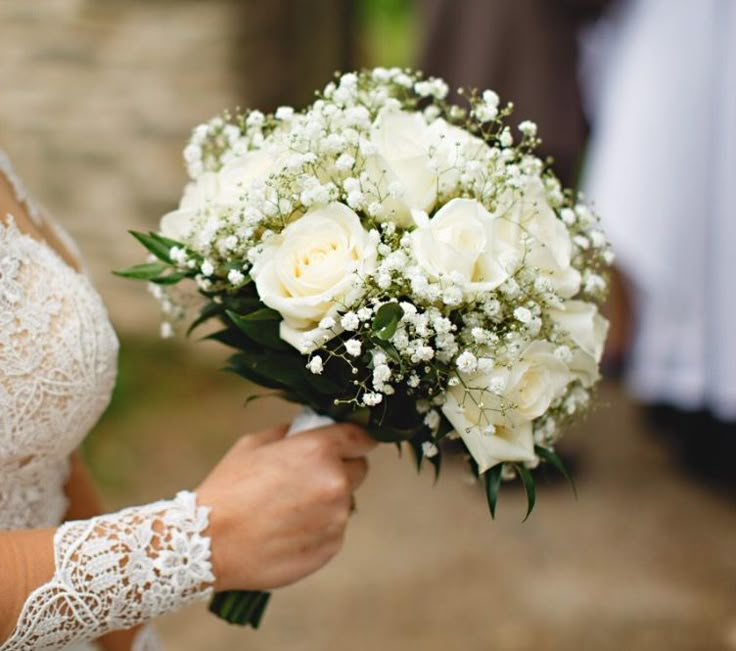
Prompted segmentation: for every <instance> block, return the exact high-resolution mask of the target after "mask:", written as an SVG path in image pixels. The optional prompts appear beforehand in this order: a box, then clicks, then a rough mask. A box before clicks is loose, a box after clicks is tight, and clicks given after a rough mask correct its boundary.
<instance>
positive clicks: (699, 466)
mask: <svg viewBox="0 0 736 651" xmlns="http://www.w3.org/2000/svg"><path fill="white" fill-rule="evenodd" d="M588 51H589V52H590V53H591V56H594V57H595V60H594V61H593V64H592V65H590V66H587V67H586V68H585V70H586V75H584V77H585V78H586V79H587V82H588V83H587V87H588V89H589V99H590V104H591V107H592V110H593V113H594V115H595V120H594V128H593V135H592V141H591V146H590V151H589V153H588V157H587V160H586V166H585V173H584V184H583V185H584V189H585V191H586V194H587V196H588V198H589V199H590V200H592V201H593V203H594V205H595V206H596V208H597V210H598V212H599V213H600V214H601V215H602V216H603V219H604V225H605V227H606V231H607V233H608V234H609V236H610V239H611V241H612V243H613V246H614V250H615V252H616V255H617V266H618V268H619V269H620V271H621V272H622V275H623V278H624V280H623V286H625V287H628V288H629V290H630V296H631V302H632V306H633V322H632V323H631V324H626V323H625V322H624V323H620V324H619V331H625V330H629V329H630V330H631V332H632V339H631V346H630V350H629V355H628V364H627V370H626V380H627V384H628V386H629V388H630V390H631V393H632V395H633V397H634V398H635V399H636V400H637V401H638V402H640V403H643V404H644V405H646V406H647V412H648V414H649V416H650V417H651V420H652V423H653V425H654V426H655V427H656V428H657V429H658V430H660V431H662V432H664V433H665V434H666V435H667V436H668V440H669V441H670V442H671V443H673V444H674V445H675V446H676V448H677V450H678V451H679V453H680V454H681V460H682V462H683V464H684V466H685V467H687V468H689V469H691V470H693V471H695V472H696V473H697V474H698V475H699V476H701V477H703V478H706V479H709V480H713V481H715V482H717V483H718V484H720V485H724V486H725V485H728V486H730V488H731V489H733V488H734V487H736V471H735V470H734V468H733V461H734V458H736V328H735V327H734V323H735V322H736V289H735V288H734V284H733V283H734V280H735V279H736V255H734V246H736V3H733V2H731V1H730V0H702V1H700V2H676V3H672V2H667V0H631V1H630V2H625V3H621V4H620V6H617V7H616V11H615V12H614V13H612V14H611V15H610V16H609V17H608V18H607V20H606V21H604V22H603V23H602V25H601V27H600V28H599V29H598V30H594V31H593V33H592V34H590V35H589V48H588ZM613 317H614V319H616V318H618V319H619V320H620V321H624V320H625V319H626V311H623V310H618V311H616V312H615V313H614V315H613Z"/></svg>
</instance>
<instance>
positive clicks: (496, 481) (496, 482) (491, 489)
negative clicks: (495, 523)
mask: <svg viewBox="0 0 736 651" xmlns="http://www.w3.org/2000/svg"><path fill="white" fill-rule="evenodd" d="M502 473H503V464H502V463H499V464H496V465H495V466H493V468H491V469H490V470H487V471H486V472H485V473H484V474H483V479H484V481H485V483H486V499H487V500H488V508H489V509H490V511H491V518H493V519H494V520H495V519H496V503H497V502H498V489H499V488H500V487H501V474H502Z"/></svg>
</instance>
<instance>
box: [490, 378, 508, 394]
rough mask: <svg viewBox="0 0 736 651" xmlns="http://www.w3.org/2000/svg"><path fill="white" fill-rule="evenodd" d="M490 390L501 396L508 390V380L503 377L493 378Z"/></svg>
mask: <svg viewBox="0 0 736 651" xmlns="http://www.w3.org/2000/svg"><path fill="white" fill-rule="evenodd" d="M489 388H490V390H491V391H492V392H493V393H495V394H496V395H501V394H502V393H503V392H504V389H506V378H505V377H504V376H501V375H498V376H496V377H494V378H492V379H491V383H490V385H489Z"/></svg>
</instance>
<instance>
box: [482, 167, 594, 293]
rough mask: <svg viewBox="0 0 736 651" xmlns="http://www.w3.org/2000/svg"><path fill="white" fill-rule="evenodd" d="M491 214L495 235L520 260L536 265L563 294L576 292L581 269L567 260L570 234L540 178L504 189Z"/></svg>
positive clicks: (533, 178)
mask: <svg viewBox="0 0 736 651" xmlns="http://www.w3.org/2000/svg"><path fill="white" fill-rule="evenodd" d="M494 216H495V217H497V222H496V225H495V228H496V231H497V232H496V237H497V238H499V239H501V240H503V241H505V242H507V243H508V244H509V245H510V246H512V247H513V248H514V249H515V250H516V252H517V259H518V262H519V264H520V263H521V262H522V261H524V263H525V264H527V265H528V266H533V267H538V268H539V269H540V271H541V272H542V274H544V275H545V276H546V277H547V278H549V280H550V282H551V283H552V286H553V287H554V288H555V290H556V291H558V292H559V293H560V295H561V296H563V297H565V298H569V297H571V296H573V295H575V294H576V293H577V292H578V290H579V289H580V273H579V272H578V271H577V270H576V269H575V268H574V267H572V266H571V264H570V259H571V255H572V241H571V240H570V234H569V233H568V230H567V227H566V226H565V224H564V223H563V222H562V220H560V219H558V218H557V216H556V215H555V213H554V211H553V210H552V208H551V207H550V205H549V203H548V201H547V197H546V192H545V189H544V185H543V184H542V181H541V180H540V179H538V178H536V177H532V178H529V179H528V180H527V181H526V183H525V184H524V185H523V186H522V187H521V188H519V189H513V190H511V189H509V190H507V191H506V192H505V193H504V194H503V196H502V197H501V198H500V199H499V202H498V207H497V208H496V210H495V211H494Z"/></svg>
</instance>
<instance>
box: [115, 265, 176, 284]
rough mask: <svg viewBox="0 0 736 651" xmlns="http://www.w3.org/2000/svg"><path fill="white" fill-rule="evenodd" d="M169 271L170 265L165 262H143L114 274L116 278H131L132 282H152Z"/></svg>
mask: <svg viewBox="0 0 736 651" xmlns="http://www.w3.org/2000/svg"><path fill="white" fill-rule="evenodd" d="M169 269H171V265H169V264H166V263H165V262H144V263H143V264H137V265H134V266H132V267H128V268H127V269H124V270H122V271H115V272H114V273H115V275H116V276H122V277H123V278H132V279H133V280H153V279H154V278H158V277H159V276H161V275H162V274H164V273H165V272H166V271H168V270H169Z"/></svg>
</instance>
